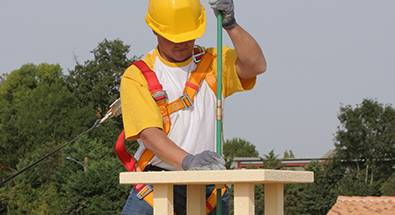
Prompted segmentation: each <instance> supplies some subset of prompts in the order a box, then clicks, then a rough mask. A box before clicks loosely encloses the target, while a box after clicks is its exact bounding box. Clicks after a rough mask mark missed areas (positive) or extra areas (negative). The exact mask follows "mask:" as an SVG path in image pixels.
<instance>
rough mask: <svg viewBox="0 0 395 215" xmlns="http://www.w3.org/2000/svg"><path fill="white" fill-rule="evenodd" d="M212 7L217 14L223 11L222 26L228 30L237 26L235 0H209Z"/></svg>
mask: <svg viewBox="0 0 395 215" xmlns="http://www.w3.org/2000/svg"><path fill="white" fill-rule="evenodd" d="M209 4H210V6H211V8H212V9H213V10H214V12H215V14H217V13H218V11H219V12H221V13H222V16H223V20H222V27H223V28H225V29H226V30H229V29H232V28H233V27H234V26H236V19H235V11H234V4H233V0H209Z"/></svg>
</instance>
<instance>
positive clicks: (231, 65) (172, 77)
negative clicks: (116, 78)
mask: <svg viewBox="0 0 395 215" xmlns="http://www.w3.org/2000/svg"><path fill="white" fill-rule="evenodd" d="M209 4H210V6H211V8H212V9H213V10H214V14H216V13H218V12H221V13H222V14H223V23H222V26H223V28H224V29H225V31H226V32H227V34H228V35H229V37H230V39H231V41H232V43H233V46H234V49H231V48H228V47H224V49H223V59H222V60H223V95H224V97H225V98H226V97H228V96H230V95H231V94H233V93H235V92H238V91H244V90H250V89H252V88H253V86H254V85H255V81H256V76H257V75H259V74H261V73H263V72H264V71H265V70H266V61H265V58H264V55H263V52H262V50H261V48H260V46H259V45H258V43H257V42H256V41H255V39H254V38H253V37H252V36H251V35H250V34H249V33H248V32H246V31H245V30H244V29H243V28H242V27H241V26H240V25H239V24H238V23H237V22H236V19H235V16H234V4H233V1H232V0H210V1H209ZM145 19H146V22H147V24H148V26H149V27H150V28H151V29H152V31H153V33H154V35H155V36H156V37H157V42H158V43H157V46H156V48H154V49H153V50H152V51H150V52H149V53H147V54H146V55H145V57H144V58H143V59H142V62H140V63H139V64H137V63H136V64H133V65H131V66H130V67H129V68H127V69H126V71H125V73H124V75H123V77H122V80H121V90H120V93H121V101H122V115H123V125H124V131H125V138H126V139H127V140H137V141H138V143H139V149H138V150H137V152H136V154H135V155H134V157H135V158H136V159H137V160H139V159H142V157H146V156H145V152H147V151H149V152H151V154H150V155H151V156H148V157H149V160H148V161H147V162H146V165H143V166H142V167H141V170H142V171H161V170H169V171H172V170H222V169H225V166H224V164H225V162H224V160H223V159H222V158H221V157H219V156H218V155H217V154H216V153H215V135H216V133H215V132H216V131H215V120H216V109H215V108H216V104H215V102H216V95H215V91H214V89H215V84H216V83H215V76H216V74H217V71H216V61H217V59H216V58H215V56H216V49H215V48H207V49H205V48H201V47H197V46H195V40H196V39H197V38H199V37H202V36H203V34H204V32H205V26H206V13H205V9H204V7H203V6H202V5H201V4H200V1H199V0H149V1H148V10H147V14H146V18H145ZM197 73H201V74H203V73H204V75H202V76H200V77H199V78H195V79H199V81H196V80H195V83H194V80H191V79H193V78H191V77H192V76H196V75H195V74H197ZM155 90H156V91H155ZM172 101H175V102H173V103H174V104H171V103H172ZM170 106H172V107H170ZM207 189H208V190H209V192H208V193H207V196H209V195H210V193H211V190H212V189H213V187H212V186H211V187H208V188H207ZM148 190H149V189H148ZM149 192H150V190H149V191H148V192H147V189H145V188H144V192H141V191H138V190H136V189H132V191H131V193H130V195H129V198H128V200H127V202H126V204H125V206H124V208H123V211H122V214H133V215H134V214H139V215H141V214H152V213H153V212H152V211H153V210H152V207H151V204H150V203H149V202H148V201H147V200H146V199H145V196H146V194H147V193H149ZM227 198H228V197H227V194H225V196H224V198H223V199H224V200H223V201H224V202H223V207H224V208H223V212H224V214H227V205H228V204H227ZM208 207H211V208H208V209H209V210H211V209H213V208H214V207H215V202H214V206H208ZM174 209H175V213H176V214H179V215H180V214H185V186H175V190H174Z"/></svg>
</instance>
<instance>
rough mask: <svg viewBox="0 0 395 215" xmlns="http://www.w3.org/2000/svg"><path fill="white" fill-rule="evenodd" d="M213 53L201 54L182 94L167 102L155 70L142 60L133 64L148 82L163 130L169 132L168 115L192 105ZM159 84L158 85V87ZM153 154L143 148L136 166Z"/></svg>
mask: <svg viewBox="0 0 395 215" xmlns="http://www.w3.org/2000/svg"><path fill="white" fill-rule="evenodd" d="M213 58H214V57H213V55H211V54H209V53H206V54H205V55H203V57H202V59H201V61H200V62H199V64H198V65H197V66H196V69H195V70H194V71H193V72H191V75H190V77H189V79H188V80H187V81H186V83H185V88H184V92H183V95H182V96H181V97H180V98H178V99H176V100H175V101H173V102H171V103H168V102H167V96H166V92H165V91H164V90H163V87H162V85H161V84H160V83H159V80H158V78H157V77H156V75H155V72H154V71H152V70H151V69H150V68H149V67H148V66H147V64H145V63H144V61H138V63H137V62H136V63H137V64H135V65H136V66H137V67H138V68H139V69H140V70H141V72H142V74H143V75H144V77H145V78H146V80H147V83H148V89H149V91H150V92H151V95H152V97H153V98H154V100H155V102H156V103H157V105H158V107H159V109H160V112H161V114H162V119H163V131H164V132H165V133H166V134H169V131H170V127H171V122H170V115H171V114H172V113H175V112H177V111H180V110H185V109H188V108H190V107H191V106H193V102H194V99H195V96H196V94H197V92H198V91H199V88H200V86H201V84H202V83H203V80H204V79H205V77H206V74H207V72H208V69H209V67H210V65H211V63H212V61H213ZM158 86H160V87H158ZM153 157H154V154H153V153H152V152H151V151H149V150H147V149H145V150H144V151H143V153H142V154H141V156H140V159H139V160H138V162H137V168H139V169H141V170H144V168H145V167H146V166H147V165H148V164H149V162H150V161H151V159H152V158H153Z"/></svg>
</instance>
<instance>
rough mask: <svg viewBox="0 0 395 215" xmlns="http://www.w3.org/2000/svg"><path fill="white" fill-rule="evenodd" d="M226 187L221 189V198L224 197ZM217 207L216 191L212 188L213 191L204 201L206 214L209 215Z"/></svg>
mask: <svg viewBox="0 0 395 215" xmlns="http://www.w3.org/2000/svg"><path fill="white" fill-rule="evenodd" d="M226 189H227V188H226V186H224V187H223V188H221V196H223V195H224V193H225V192H226ZM216 206H217V189H216V188H214V189H213V191H211V193H210V196H209V197H208V198H207V201H206V214H209V213H210V212H211V211H212V210H214V208H215V207H216Z"/></svg>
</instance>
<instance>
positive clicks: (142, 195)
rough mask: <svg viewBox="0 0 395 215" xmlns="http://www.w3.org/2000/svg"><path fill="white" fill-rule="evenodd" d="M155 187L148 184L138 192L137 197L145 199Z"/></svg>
mask: <svg viewBox="0 0 395 215" xmlns="http://www.w3.org/2000/svg"><path fill="white" fill-rule="evenodd" d="M153 190H154V188H153V187H152V185H149V184H146V185H145V186H144V187H143V188H142V189H141V190H140V191H139V192H138V193H137V195H136V196H137V198H139V199H140V200H143V199H144V198H145V197H146V196H147V195H148V194H150V193H151V192H152V191H153Z"/></svg>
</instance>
